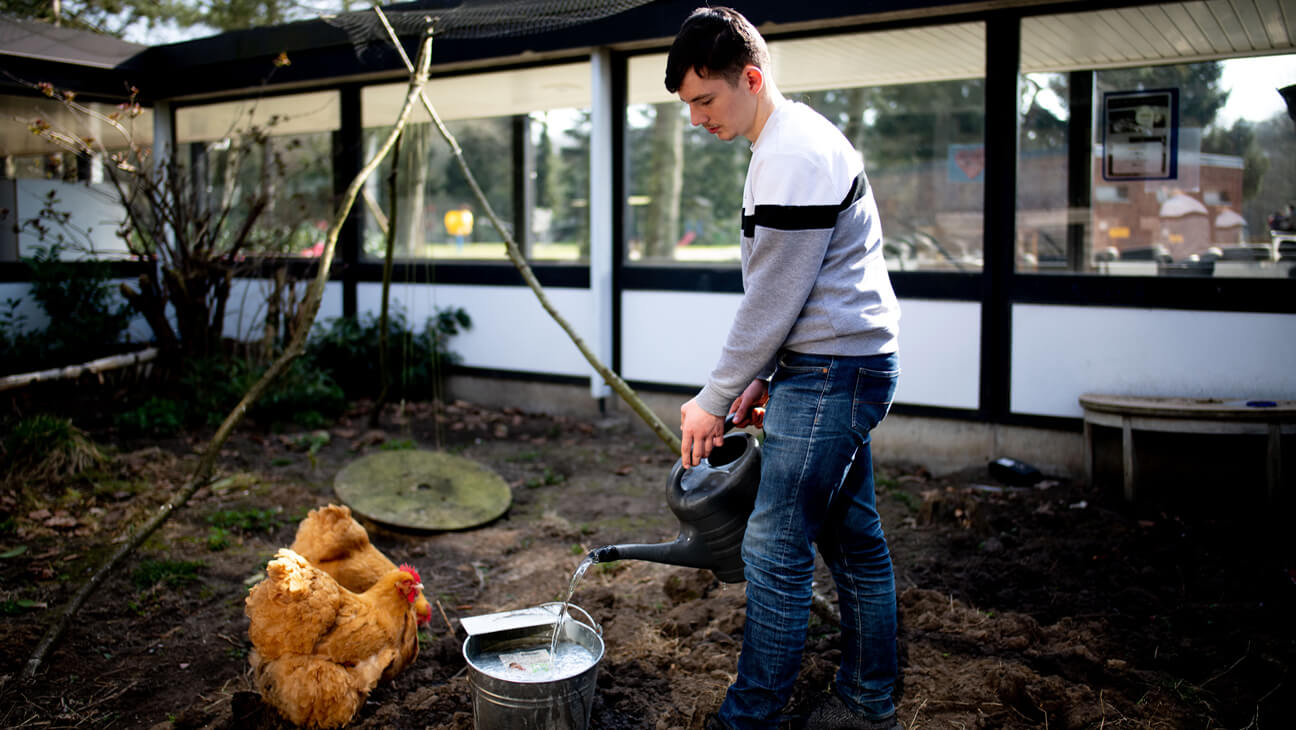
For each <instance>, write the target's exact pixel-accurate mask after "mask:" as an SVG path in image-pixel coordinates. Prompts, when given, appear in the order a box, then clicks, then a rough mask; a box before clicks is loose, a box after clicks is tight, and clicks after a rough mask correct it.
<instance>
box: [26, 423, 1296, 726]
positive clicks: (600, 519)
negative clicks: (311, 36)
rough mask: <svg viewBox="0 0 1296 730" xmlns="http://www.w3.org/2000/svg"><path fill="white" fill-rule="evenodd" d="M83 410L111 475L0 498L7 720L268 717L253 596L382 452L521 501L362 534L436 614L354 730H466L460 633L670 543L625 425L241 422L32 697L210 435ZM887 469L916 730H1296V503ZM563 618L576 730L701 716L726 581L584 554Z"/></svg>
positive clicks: (810, 686)
mask: <svg viewBox="0 0 1296 730" xmlns="http://www.w3.org/2000/svg"><path fill="white" fill-rule="evenodd" d="M13 405H14V408H15V410H16V411H18V410H24V409H27V410H30V409H32V408H35V407H37V405H36V404H34V403H32V402H30V401H29V400H24V399H23V398H21V397H19V398H15V399H14V400H13ZM75 408H76V410H75V415H76V416H77V418H76V419H75V422H76V423H77V424H78V425H79V426H81V427H83V428H85V429H86V430H87V432H88V433H89V434H90V436H91V437H92V438H93V439H94V440H95V442H96V443H98V444H99V445H100V446H102V447H104V448H105V449H106V450H107V452H108V453H109V455H110V456H111V459H112V461H111V464H110V465H109V466H108V467H106V468H104V469H102V470H100V471H99V472H97V473H95V474H94V476H93V478H91V479H87V478H80V479H72V480H67V481H65V482H62V483H57V484H52V485H44V486H41V487H39V488H34V487H31V486H28V487H26V488H25V490H24V488H23V487H21V485H15V484H13V483H12V482H10V483H9V484H8V485H7V486H5V487H4V489H3V492H0V521H2V523H3V524H4V525H5V528H6V529H5V530H4V531H0V601H3V602H4V603H3V605H4V607H5V611H4V615H3V616H2V617H0V675H3V681H4V683H3V687H0V726H3V727H39V728H72V727H76V728H107V727H113V728H159V729H160V728H213V729H214V728H229V729H233V728H276V727H281V726H282V723H281V722H280V721H279V720H278V718H277V717H276V716H275V715H274V713H273V712H269V711H267V709H266V707H265V706H263V705H262V704H261V703H260V700H259V697H258V696H257V695H256V694H255V692H254V691H253V689H252V686H251V684H250V681H249V671H248V663H247V654H248V650H249V648H250V643H249V641H248V635H247V626H248V623H247V619H246V617H245V616H244V613H243V606H244V604H243V599H244V596H245V595H246V593H247V590H248V588H249V586H250V585H251V584H252V583H253V582H255V581H256V580H257V577H258V575H260V574H261V571H262V569H263V566H264V565H265V562H266V561H267V559H268V558H269V557H270V556H271V555H272V554H273V553H274V551H275V550H276V549H277V548H278V547H281V546H286V545H288V544H289V543H291V541H292V539H293V535H294V532H295V529H296V525H297V521H298V520H300V519H301V518H302V517H303V516H304V515H305V514H306V512H307V510H309V509H311V508H313V507H316V506H319V505H322V504H325V503H328V502H330V501H334V500H335V497H334V495H333V492H332V480H333V477H334V475H335V474H336V473H337V471H338V469H339V468H341V467H342V466H344V465H345V464H347V463H348V462H350V461H352V460H354V459H355V458H357V457H358V456H359V455H361V454H365V453H370V452H373V451H375V450H377V449H381V448H395V447H401V446H406V447H408V446H417V447H419V448H440V449H446V450H448V451H451V452H453V453H457V454H460V455H462V456H465V457H468V458H470V459H473V460H476V461H478V462H480V463H482V464H485V465H487V466H489V467H490V468H491V469H493V470H495V471H496V472H498V473H499V474H500V475H501V476H502V477H503V478H504V480H505V481H506V482H507V483H508V484H509V485H510V488H511V491H512V498H513V501H512V506H511V508H510V509H509V511H508V512H507V514H506V515H505V516H504V517H502V518H500V519H498V520H496V521H494V522H492V523H490V524H487V525H484V526H481V527H478V528H475V529H470V530H465V531H461V532H451V533H436V534H401V533H398V532H394V531H391V530H385V529H382V528H380V527H378V526H376V525H373V524H369V525H368V526H369V527H370V530H371V536H372V539H373V541H374V543H375V544H376V545H378V546H379V547H380V548H381V549H382V550H384V551H385V552H386V553H387V554H388V555H389V556H390V557H391V558H392V559H393V560H394V561H396V562H398V563H400V562H409V563H412V564H414V565H415V566H416V567H417V568H418V569H419V570H420V571H421V573H422V577H423V580H424V583H425V584H426V586H427V590H426V593H427V596H428V598H429V600H433V601H435V607H436V610H435V611H434V617H433V622H432V623H431V624H430V625H429V626H427V627H425V628H424V629H423V630H422V635H421V639H422V641H421V646H422V648H421V653H420V654H419V657H418V660H417V661H416V662H415V663H414V664H413V665H412V666H411V667H410V668H409V669H408V670H406V671H405V672H404V673H403V674H401V675H400V676H398V677H396V678H395V680H393V681H391V682H387V683H383V684H380V685H379V686H378V687H377V689H375V690H374V692H373V693H372V694H371V695H370V697H369V700H368V702H367V703H366V704H365V705H364V707H363V708H362V709H361V710H360V712H359V713H358V714H357V715H356V717H355V718H354V719H353V721H352V723H351V725H350V727H357V728H460V729H462V728H471V727H473V719H472V704H471V702H472V700H471V688H470V686H469V682H468V676H467V672H466V670H465V662H464V659H463V656H462V645H463V639H464V633H463V630H462V628H460V627H459V624H458V621H457V619H458V618H459V617H463V616H470V615H477V614H484V613H490V612H494V611H501V610H508V609H514V608H521V607H526V606H533V605H536V604H539V603H542V602H546V601H551V600H555V599H558V598H560V597H561V594H563V593H564V592H565V590H566V587H567V585H568V582H569V580H570V578H571V574H572V572H573V570H574V569H575V568H576V566H577V565H578V563H579V562H580V560H581V557H582V556H583V555H584V554H585V553H586V551H588V550H589V549H592V548H594V547H598V546H601V545H605V544H610V543H618V542H625V541H633V542H646V541H658V540H665V539H671V538H673V537H674V535H675V530H676V529H677V528H676V524H677V523H676V521H675V519H674V517H673V515H671V513H670V512H669V510H668V508H667V507H666V504H665V499H664V491H665V480H666V477H667V475H668V474H669V471H670V468H671V465H672V463H673V462H674V457H673V456H672V455H671V454H669V453H667V451H666V449H665V448H664V447H663V445H662V444H661V442H660V441H658V440H657V439H656V438H655V437H654V436H652V435H651V434H649V433H648V432H647V431H646V429H643V428H640V427H633V426H634V424H631V423H629V422H628V421H627V420H626V419H627V418H628V417H626V416H619V417H614V418H609V419H605V420H599V421H584V420H579V419H572V418H563V417H555V416H550V415H545V414H540V413H527V412H522V411H513V410H509V411H496V410H488V409H484V408H480V407H477V406H475V405H473V404H468V403H462V402H456V403H453V404H450V405H449V406H446V407H437V406H434V405H433V404H409V405H407V406H405V407H404V409H403V410H401V411H397V410H396V409H392V410H390V411H389V412H388V413H387V415H386V416H385V418H384V422H383V428H382V429H380V430H378V431H373V430H370V429H368V428H367V427H366V426H365V407H364V405H363V404H360V405H358V406H357V407H356V408H354V409H353V412H352V413H351V414H350V415H349V416H348V417H346V418H344V419H342V420H341V421H340V422H338V423H337V424H335V425H334V426H333V427H331V428H330V429H328V437H327V442H325V439H324V438H323V436H322V435H320V436H314V437H312V436H311V434H301V433H272V432H269V431H268V430H266V429H264V428H260V427H258V426H256V425H255V424H250V423H249V424H247V425H245V426H244V427H242V428H240V429H239V431H238V432H237V433H236V434H235V436H234V437H233V438H232V439H231V440H230V441H229V442H228V443H227V445H226V446H225V448H224V450H223V452H222V458H221V460H220V463H219V465H218V470H219V472H220V474H221V476H223V477H229V478H228V479H226V480H224V481H223V482H221V483H219V484H218V485H216V486H215V487H213V488H210V489H208V488H204V489H202V490H200V491H199V492H198V493H197V494H196V495H195V497H194V499H193V500H192V501H190V502H189V503H188V504H187V505H185V506H184V507H183V508H181V509H180V510H178V511H177V512H176V513H175V514H174V515H173V516H172V517H171V518H170V519H169V520H168V521H167V522H166V523H165V524H164V525H163V527H162V528H161V529H160V530H159V531H158V532H157V533H156V534H154V535H153V536H152V537H151V538H150V539H149V540H148V541H147V542H146V543H145V544H144V545H143V546H142V548H141V549H139V550H138V551H136V552H135V553H134V554H133V555H132V556H131V557H129V558H128V559H127V560H126V561H125V563H124V564H123V565H122V566H120V567H119V569H118V570H116V571H115V572H114V573H113V574H112V575H111V576H110V577H109V578H108V579H107V580H106V581H105V582H104V583H103V584H102V585H100V586H99V587H98V588H97V590H96V591H95V592H94V594H93V595H92V596H91V598H90V600H89V601H88V602H87V604H86V605H85V606H84V607H83V608H82V609H81V611H80V612H79V614H78V615H77V616H76V618H75V620H74V621H73V623H72V625H71V627H70V628H69V630H68V631H67V633H66V634H65V635H64V637H63V638H62V640H61V641H60V642H59V643H58V645H57V646H56V647H55V649H54V650H53V652H52V653H51V655H50V656H49V657H48V659H47V661H46V663H45V666H44V667H43V668H42V670H41V672H40V674H39V676H38V678H37V679H36V680H35V681H31V682H28V681H25V680H23V679H22V677H21V674H22V671H23V668H24V666H25V665H26V663H27V660H28V658H29V657H30V656H31V654H32V651H33V649H34V647H35V646H36V645H37V642H38V641H39V640H40V639H41V637H42V635H43V634H44V633H45V631H46V628H47V626H48V625H49V624H50V623H51V622H52V621H53V620H54V619H55V617H56V615H57V614H58V612H59V611H60V610H61V609H62V608H63V606H64V605H65V603H66V601H67V600H68V599H69V598H70V597H71V596H72V595H73V593H74V592H75V591H76V590H77V589H79V588H80V586H81V585H82V584H83V582H84V581H86V580H87V579H88V578H89V576H90V575H91V574H92V573H93V572H94V570H95V569H96V567H97V566H98V565H100V564H101V563H102V562H103V560H104V559H105V557H106V556H107V555H108V554H110V553H111V551H112V550H113V549H114V548H115V547H116V543H117V542H118V541H120V539H121V538H122V536H123V535H124V534H125V533H126V532H127V530H128V529H129V528H130V527H131V526H133V525H137V524H139V523H140V522H142V521H143V520H144V519H146V517H147V516H148V515H149V514H151V513H153V512H154V511H155V510H157V509H158V508H159V507H161V506H162V505H163V504H165V503H166V501H167V499H168V498H169V497H170V496H171V495H173V494H174V493H175V492H176V491H177V490H179V489H180V488H181V487H182V486H183V485H184V484H185V482H186V481H187V479H188V477H189V476H190V474H191V473H192V469H193V467H194V464H195V463H196V458H197V457H196V453H197V452H198V451H199V450H200V449H201V447H202V445H203V443H204V439H206V438H208V437H209V436H210V433H193V434H186V435H184V436H181V437H176V438H169V439H166V440H163V441H160V442H159V441H157V440H141V439H135V440H127V439H124V438H123V437H122V436H121V435H120V434H118V433H116V432H114V431H113V430H112V429H111V428H108V427H107V426H104V425H103V422H104V419H103V418H96V416H95V414H96V413H97V411H96V410H95V409H94V408H93V407H90V406H89V405H86V404H81V405H77V406H75ZM882 428H883V429H885V428H886V424H885V423H884V424H883V425H882ZM875 458H876V459H877V461H878V490H879V505H880V510H881V512H882V515H883V519H884V525H885V528H886V530H887V533H888V536H889V540H890V546H891V550H892V554H893V558H894V561H895V565H896V573H897V580H898V590H899V596H900V615H901V635H900V643H901V647H900V648H901V667H902V678H901V679H902V681H901V685H900V688H899V693H898V697H899V717H900V719H901V721H902V724H903V725H904V726H905V727H906V728H932V729H936V728H1239V729H1240V728H1275V729H1277V728H1291V727H1296V691H1293V689H1294V687H1293V679H1294V677H1293V669H1292V667H1296V629H1293V626H1294V624H1296V622H1294V621H1293V619H1294V618H1296V611H1294V610H1293V609H1294V608H1296V584H1294V580H1296V573H1294V572H1293V570H1292V568H1293V567H1296V562H1293V561H1292V560H1291V557H1292V555H1291V549H1292V542H1293V541H1292V538H1291V534H1292V533H1291V528H1290V524H1289V523H1290V519H1291V515H1290V512H1285V511H1281V512H1280V511H1275V510H1272V509H1264V508H1263V507H1261V508H1255V507H1254V506H1251V507H1247V508H1245V509H1243V508H1242V507H1245V505H1237V504H1236V503H1235V501H1236V500H1233V499H1232V498H1231V497H1230V494H1231V489H1232V487H1233V486H1235V485H1226V486H1222V487H1221V488H1220V489H1219V492H1218V495H1217V497H1216V498H1214V499H1213V500H1211V503H1213V504H1215V505H1216V506H1217V507H1219V509H1211V510H1200V509H1197V510H1187V509H1185V510H1183V511H1180V510H1178V508H1176V507H1175V506H1174V505H1143V506H1141V507H1139V508H1131V507H1127V506H1125V505H1124V504H1122V502H1121V501H1120V500H1119V498H1117V496H1116V495H1112V494H1108V493H1102V492H1095V491H1091V490H1088V489H1086V488H1085V487H1084V486H1083V485H1081V484H1077V483H1074V482H1071V481H1066V480H1047V481H1045V482H1043V483H1041V484H1039V485H1037V486H1035V487H1030V488H1010V487H1006V486H1005V485H1002V484H1000V483H998V482H996V481H995V480H994V479H993V478H992V477H991V476H990V475H989V474H988V473H987V471H986V469H985V465H984V464H970V465H969V468H968V469H966V470H964V471H962V472H959V473H956V474H948V475H932V474H930V473H928V472H927V471H926V470H925V469H924V468H923V467H922V465H918V464H898V463H893V462H889V461H888V460H887V455H886V454H885V453H878V454H876V455H875ZM1229 506H1232V507H1235V508H1237V509H1224V508H1225V507H1229ZM1230 512H1233V513H1235V514H1230ZM231 513H235V514H244V515H260V517H261V518H262V519H261V520H260V523H259V524H256V525H252V526H243V527H238V528H233V527H231V528H228V529H226V531H225V532H224V533H220V532H218V531H216V530H215V529H214V525H213V523H212V521H211V520H212V519H213V518H214V516H215V515H218V514H227V515H228V514H231ZM223 529H224V528H223ZM221 542H225V543H227V544H226V545H224V546H222V545H221V544H220V543H221ZM21 547H25V550H18V548H21ZM216 548H219V549H216ZM159 560H177V561H193V562H197V563H199V564H200V567H199V568H198V570H197V573H196V575H195V576H193V578H192V580H190V581H189V582H180V581H173V582H165V581H164V582H159V583H156V584H150V583H149V579H148V578H147V576H146V575H145V574H144V573H143V572H142V571H141V568H143V567H145V566H146V565H148V564H150V563H148V562H146V561H153V563H151V564H156V561H159ZM820 573H821V580H820V581H819V583H818V586H819V589H820V590H822V591H823V592H824V593H825V594H826V595H828V596H829V597H831V596H832V585H831V580H830V579H828V577H827V573H826V571H825V570H824V569H823V567H822V566H820ZM141 576H143V577H141ZM574 602H575V603H576V604H578V605H580V606H581V607H583V608H584V609H586V610H587V611H588V612H589V613H590V614H591V615H592V616H593V617H594V619H595V620H597V621H598V622H600V623H601V625H602V629H603V637H604V640H605V643H606V656H605V658H604V659H603V662H602V664H601V665H600V669H599V673H598V685H597V692H596V698H595V704H594V708H593V714H592V722H591V726H592V727H593V728H600V729H603V730H636V729H640V728H644V729H648V728H658V729H664V728H691V729H692V728H700V727H702V723H703V720H704V717H705V716H706V714H707V713H708V712H711V711H713V710H715V708H716V707H717V706H718V705H719V702H720V699H721V697H722V696H723V693H724V691H725V688H726V687H727V685H728V684H729V683H730V681H731V679H732V677H733V672H734V667H735V662H736V658H737V654H738V649H739V646H740V643H741V635H742V631H743V587H742V584H736V585H731V584H721V583H719V582H717V581H715V580H714V579H713V577H712V575H711V574H710V573H709V572H705V571H698V570H692V569H687V568H678V567H671V566H664V565H657V564H651V563H644V562H635V561H622V562H619V563H613V564H607V565H596V566H594V568H593V569H591V570H590V571H589V573H588V574H587V575H586V576H585V578H584V580H583V581H582V582H581V584H580V585H579V587H578V588H577V590H576V595H575V598H574ZM837 639H838V631H837V629H836V627H835V626H834V624H833V623H832V622H831V620H830V618H828V617H827V616H826V615H824V616H821V615H815V616H813V617H812V619H811V631H810V639H809V642H808V644H807V646H806V652H805V657H804V664H803V667H802V673H801V676H800V679H799V681H798V683H797V687H796V691H795V696H794V698H793V703H794V704H800V703H803V702H806V701H808V700H810V699H812V698H813V696H814V695H816V694H817V693H820V692H822V691H824V689H825V688H826V687H827V686H828V684H829V682H830V680H831V678H832V673H833V671H834V667H835V664H836V660H837V658H838V649H837Z"/></svg>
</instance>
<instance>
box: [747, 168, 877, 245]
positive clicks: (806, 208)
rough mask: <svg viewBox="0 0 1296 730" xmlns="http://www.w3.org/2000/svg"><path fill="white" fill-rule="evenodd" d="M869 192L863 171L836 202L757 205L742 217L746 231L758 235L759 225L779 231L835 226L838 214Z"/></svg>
mask: <svg viewBox="0 0 1296 730" xmlns="http://www.w3.org/2000/svg"><path fill="white" fill-rule="evenodd" d="M866 192H868V178H867V177H865V175H864V173H863V172H862V171H861V172H860V174H859V175H858V176H857V177H856V178H855V180H854V182H852V183H851V188H850V191H849V192H847V193H846V197H845V198H844V199H842V202H840V203H838V204H837V205H758V206H756V211H755V213H753V214H752V215H746V214H744V215H743V217H742V230H743V235H744V236H747V237H751V236H754V235H756V226H762V227H764V228H774V229H776V230H780V231H811V230H817V229H824V228H832V227H833V226H835V225H836V224H837V216H838V215H840V214H841V212H842V211H843V210H846V209H847V208H849V207H851V206H852V205H854V204H855V202H856V201H858V200H859V199H860V198H862V197H864V193H866Z"/></svg>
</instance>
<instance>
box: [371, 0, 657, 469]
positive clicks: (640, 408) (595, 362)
mask: <svg viewBox="0 0 1296 730" xmlns="http://www.w3.org/2000/svg"><path fill="white" fill-rule="evenodd" d="M374 11H375V12H377V13H378V17H379V19H380V20H382V23H383V26H384V27H385V28H386V29H387V33H388V35H390V36H391V39H392V44H393V45H395V46H396V50H398V51H400V54H401V59H402V60H404V61H405V68H406V69H408V70H409V71H411V72H412V71H413V70H414V67H413V65H412V64H411V63H410V60H409V57H408V56H406V55H405V51H404V49H402V48H401V45H400V41H399V39H398V38H397V36H396V31H395V30H394V29H393V28H392V26H391V23H389V22H387V16H386V15H385V14H383V12H382V10H381V9H380V8H378V7H375V8H374ZM419 98H420V99H421V100H422V101H423V108H424V109H426V110H427V113H428V115H429V116H431V117H432V123H433V124H435V125H436V128H437V131H438V132H440V133H441V137H442V138H444V139H445V141H446V143H447V144H449V145H450V152H451V154H453V155H454V158H455V162H457V163H458V165H459V171H460V172H462V173H463V176H464V179H465V180H466V181H467V182H468V187H469V188H471V189H472V192H473V196H474V197H476V198H477V204H478V205H480V206H481V207H482V210H484V211H485V212H486V217H487V218H489V219H490V222H491V225H493V226H495V230H496V231H498V232H499V234H500V236H501V237H502V238H503V239H504V249H505V251H507V253H508V258H509V261H511V262H512V263H513V266H514V267H515V268H517V270H518V273H520V274H522V280H523V281H525V282H526V285H527V286H528V287H530V288H531V291H532V292H533V293H534V294H535V296H536V299H538V300H539V301H540V306H541V307H543V308H544V310H545V311H546V312H548V313H549V316H550V317H552V318H553V320H554V321H555V322H557V323H558V326H559V327H561V328H562V329H563V332H566V333H567V337H569V338H570V339H571V341H572V344H574V345H576V349H577V350H580V353H581V355H583V356H585V360H586V361H588V362H589V364H590V365H591V366H593V368H594V370H595V371H597V372H598V374H599V375H600V376H601V377H602V378H603V381H604V382H606V383H607V384H608V385H609V386H611V388H612V390H615V391H616V392H617V395H619V396H621V399H622V400H624V401H625V402H626V404H627V405H629V406H630V408H631V409H632V410H634V412H635V413H637V414H639V417H640V418H642V419H643V420H644V422H645V423H647V424H648V426H649V427H650V428H651V429H652V430H653V433H656V434H657V436H658V438H660V439H661V440H662V441H663V442H665V443H666V446H667V447H668V448H669V449H670V451H671V454H679V453H680V440H679V437H678V436H676V435H675V434H674V433H673V432H672V431H671V430H670V429H669V428H667V427H666V424H664V423H662V422H661V419H659V418H658V417H657V414H655V413H653V412H652V409H650V408H648V406H647V404H645V403H644V402H643V401H642V400H641V399H640V398H639V396H638V395H637V394H635V392H634V389H632V388H631V387H630V386H629V385H628V384H627V383H626V382H625V381H624V380H622V379H621V376H620V375H617V374H616V372H614V371H613V370H612V369H611V368H609V367H608V366H606V365H604V364H603V362H602V361H601V360H599V359H598V356H597V355H595V354H594V352H593V350H591V349H590V348H589V346H588V345H587V344H585V340H584V338H582V337H581V336H580V335H579V334H577V333H576V329H575V328H574V327H572V325H571V323H570V322H568V321H567V320H566V319H565V318H564V317H563V316H562V315H561V314H560V313H559V312H558V308H557V307H555V306H554V305H553V303H552V302H550V301H549V297H548V296H547V295H546V294H545V291H544V288H543V287H542V286H540V280H539V279H537V278H536V276H535V273H534V272H532V270H531V265H530V264H528V263H527V261H526V258H525V257H524V256H522V250H521V249H520V248H518V245H517V241H515V240H513V236H512V235H511V234H510V233H509V232H508V229H507V228H505V226H504V223H503V222H502V221H501V220H500V218H499V216H498V215H496V214H495V209H494V208H492V207H491V204H490V201H488V200H487V199H486V194H485V193H484V192H482V189H481V186H480V185H478V184H477V178H476V177H474V176H473V174H472V170H470V169H469V168H468V162H467V161H466V160H464V156H463V150H462V149H460V147H459V142H458V141H457V140H456V139H455V138H454V135H452V134H451V133H450V130H449V129H447V128H446V126H445V124H444V123H442V121H441V116H440V115H439V114H437V111H436V109H435V108H433V106H432V102H431V101H428V98H427V94H425V93H422V92H420V93H419Z"/></svg>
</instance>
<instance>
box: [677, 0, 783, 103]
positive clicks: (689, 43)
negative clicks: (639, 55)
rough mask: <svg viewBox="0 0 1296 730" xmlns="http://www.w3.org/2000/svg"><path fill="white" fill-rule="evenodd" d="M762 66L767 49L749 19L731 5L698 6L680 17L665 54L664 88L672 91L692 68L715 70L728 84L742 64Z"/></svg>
mask: <svg viewBox="0 0 1296 730" xmlns="http://www.w3.org/2000/svg"><path fill="white" fill-rule="evenodd" d="M748 65H751V66H756V67H757V68H759V69H762V70H764V69H765V68H766V67H767V66H768V65H769V49H767V48H766V47H765V39H764V38H761V35H760V33H759V32H757V30H756V27H755V26H754V25H752V24H751V21H749V20H747V19H746V18H744V17H743V16H742V15H741V14H740V13H739V12H738V11H737V10H734V9H733V8H725V7H714V8H698V9H697V10H694V11H693V13H692V14H691V15H689V16H688V18H686V19H685V20H684V24H683V25H681V26H680V29H679V33H678V34H677V35H676V36H675V42H674V43H673V44H671V49H670V54H669V55H668V56H667V57H666V90H667V91H669V92H670V93H672V94H674V93H675V92H677V91H679V87H680V85H681V84H683V83H684V75H685V74H686V73H688V70H689V69H693V71H695V72H696V73H697V75H698V76H701V77H703V78H706V77H707V76H710V75H713V74H718V75H719V76H721V77H723V78H724V79H725V80H726V81H728V82H729V83H730V84H736V83H738V77H739V75H740V74H741V73H742V70H743V68H745V67H746V66H748Z"/></svg>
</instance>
